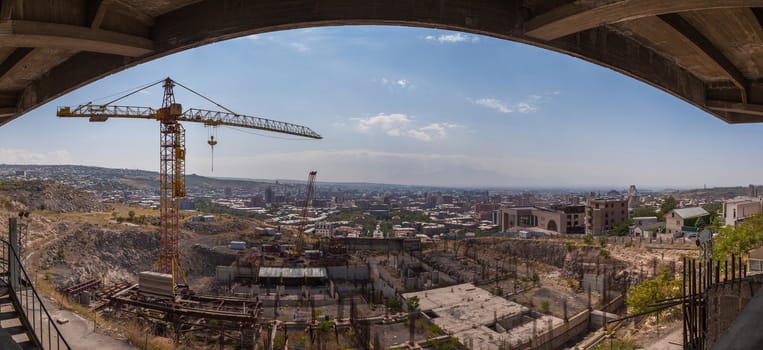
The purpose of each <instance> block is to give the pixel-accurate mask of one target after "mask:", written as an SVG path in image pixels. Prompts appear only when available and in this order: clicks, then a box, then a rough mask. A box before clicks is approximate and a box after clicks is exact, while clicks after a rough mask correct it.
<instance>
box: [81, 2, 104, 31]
mask: <svg viewBox="0 0 763 350" xmlns="http://www.w3.org/2000/svg"><path fill="white" fill-rule="evenodd" d="M107 7H108V4H107V1H104V0H86V1H85V18H86V19H87V22H88V23H89V24H90V28H92V29H98V28H100V27H101V23H103V17H105V16H106V9H107Z"/></svg>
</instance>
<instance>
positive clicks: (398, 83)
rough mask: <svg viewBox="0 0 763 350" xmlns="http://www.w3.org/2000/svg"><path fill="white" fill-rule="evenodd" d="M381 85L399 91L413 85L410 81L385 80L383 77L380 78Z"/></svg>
mask: <svg viewBox="0 0 763 350" xmlns="http://www.w3.org/2000/svg"><path fill="white" fill-rule="evenodd" d="M380 81H381V84H382V85H384V86H391V87H397V88H401V89H405V88H412V87H413V84H411V81H410V80H408V79H402V78H401V79H387V78H385V77H382V78H381V79H380Z"/></svg>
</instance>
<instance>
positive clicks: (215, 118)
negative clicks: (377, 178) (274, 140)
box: [56, 78, 322, 288]
mask: <svg viewBox="0 0 763 350" xmlns="http://www.w3.org/2000/svg"><path fill="white" fill-rule="evenodd" d="M162 82H163V83H164V84H163V87H164V97H163V100H162V106H161V107H160V108H158V109H154V108H151V107H137V106H117V105H113V103H115V102H117V101H119V100H121V99H124V98H126V97H128V96H131V95H133V94H136V93H138V92H140V91H142V90H145V89H148V88H150V87H152V86H155V85H158V84H160V83H162ZM175 85H177V86H180V87H182V88H184V89H186V90H188V91H190V92H191V93H193V94H196V95H198V96H200V97H201V98H203V99H205V100H207V101H209V102H211V103H213V104H215V105H216V106H218V107H220V108H222V109H224V110H225V111H211V110H203V109H195V108H190V109H187V110H186V111H183V110H182V106H181V104H179V103H176V102H175V93H174V91H173V88H174V86H175ZM56 115H57V116H59V117H65V118H68V117H83V118H89V120H90V121H91V122H105V121H106V120H108V119H109V118H133V119H153V120H157V121H159V123H160V124H159V129H160V162H159V183H160V198H159V206H160V215H161V216H160V222H161V225H160V227H161V230H160V242H159V258H158V260H157V262H156V264H154V270H155V271H156V272H159V273H165V274H170V275H172V285H173V288H174V287H175V286H178V285H179V281H182V282H183V285H185V286H187V281H186V278H185V273H184V272H183V269H182V267H181V265H180V249H179V243H178V237H179V224H178V201H179V199H180V198H182V197H185V194H186V188H185V158H186V154H185V129H184V128H183V126H182V125H181V124H180V122H194V123H202V124H204V125H205V126H210V127H213V128H214V127H218V126H233V127H240V128H249V129H258V130H264V131H271V132H277V133H282V134H288V135H295V136H300V137H307V138H313V139H321V138H322V137H321V136H320V135H319V134H317V133H316V132H314V131H313V130H311V129H310V128H308V127H306V126H301V125H296V124H291V123H286V122H280V121H275V120H270V119H265V118H260V117H252V116H247V115H241V114H237V113H234V112H233V111H231V110H230V109H227V108H225V107H223V106H222V105H220V104H219V103H217V102H214V101H212V100H211V99H209V98H207V97H205V96H203V95H201V94H199V93H197V92H195V91H194V90H191V89H189V88H187V87H185V86H183V85H182V84H180V83H178V82H176V81H174V80H172V79H171V78H166V79H163V80H159V81H157V82H154V83H152V84H149V85H147V86H144V87H141V88H138V89H136V90H134V91H131V92H129V93H127V94H125V95H123V96H121V97H119V98H116V99H114V100H112V101H110V102H108V103H106V104H102V105H96V104H92V103H88V104H84V105H79V106H77V107H73V108H72V107H59V108H58V111H57V113H56ZM208 143H209V145H210V146H212V147H214V145H216V144H217V140H215V139H214V136H211V137H210V140H209V141H208Z"/></svg>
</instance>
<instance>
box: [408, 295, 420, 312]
mask: <svg viewBox="0 0 763 350" xmlns="http://www.w3.org/2000/svg"><path fill="white" fill-rule="evenodd" d="M405 306H406V307H407V308H408V312H416V311H418V309H419V297H417V296H413V297H410V298H408V299H406V300H405Z"/></svg>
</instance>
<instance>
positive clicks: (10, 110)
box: [0, 106, 16, 118]
mask: <svg viewBox="0 0 763 350" xmlns="http://www.w3.org/2000/svg"><path fill="white" fill-rule="evenodd" d="M14 115H16V107H15V106H12V107H0V118H8V117H12V116H14Z"/></svg>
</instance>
